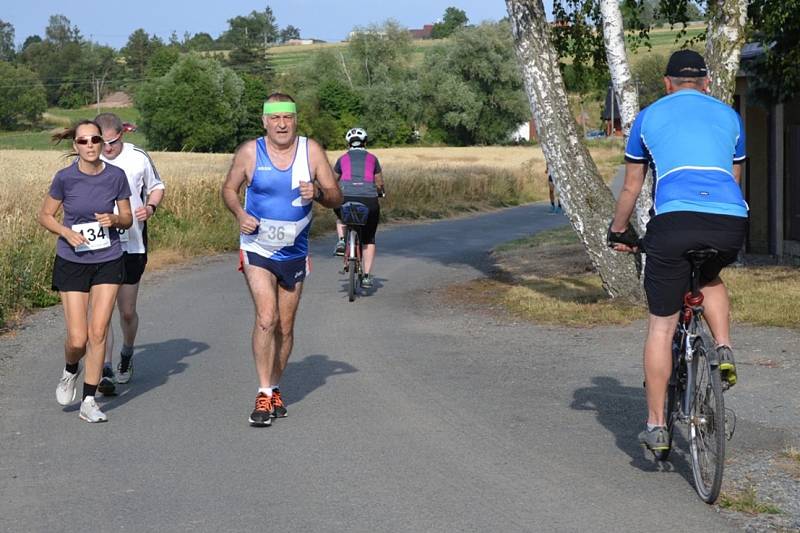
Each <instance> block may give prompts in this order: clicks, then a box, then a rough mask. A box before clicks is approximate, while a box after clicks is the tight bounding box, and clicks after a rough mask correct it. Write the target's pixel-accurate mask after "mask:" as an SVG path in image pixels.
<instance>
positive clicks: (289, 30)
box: [280, 24, 300, 43]
mask: <svg viewBox="0 0 800 533" xmlns="http://www.w3.org/2000/svg"><path fill="white" fill-rule="evenodd" d="M299 38H300V28H296V27H294V26H292V25H291V24H289V25H288V26H286V27H285V28H283V29H282V30H281V36H280V39H281V42H282V43H285V42H287V41H290V40H292V39H299Z"/></svg>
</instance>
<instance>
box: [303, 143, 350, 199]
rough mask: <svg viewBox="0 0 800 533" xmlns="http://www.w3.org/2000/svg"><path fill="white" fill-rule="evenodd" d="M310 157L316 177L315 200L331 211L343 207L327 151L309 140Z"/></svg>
mask: <svg viewBox="0 0 800 533" xmlns="http://www.w3.org/2000/svg"><path fill="white" fill-rule="evenodd" d="M308 156H309V160H310V162H311V167H312V172H313V175H314V176H313V181H314V199H316V200H317V201H318V202H319V203H320V204H322V205H324V206H325V207H329V208H331V209H334V208H336V207H339V206H340V205H342V199H343V198H342V190H341V189H340V188H339V184H338V182H337V181H336V178H334V177H333V169H332V168H331V163H330V161H328V156H327V154H326V153H325V150H324V149H323V148H322V146H320V145H319V143H317V142H316V141H313V140H311V139H309V141H308ZM301 185H302V184H301Z"/></svg>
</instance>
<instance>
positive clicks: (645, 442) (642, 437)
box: [639, 426, 669, 452]
mask: <svg viewBox="0 0 800 533" xmlns="http://www.w3.org/2000/svg"><path fill="white" fill-rule="evenodd" d="M639 444H641V445H642V446H646V447H647V448H648V449H649V450H650V451H652V452H663V451H666V450H669V431H667V428H666V427H664V426H656V427H654V428H653V429H647V428H645V430H644V431H642V432H641V433H639Z"/></svg>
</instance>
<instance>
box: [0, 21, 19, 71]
mask: <svg viewBox="0 0 800 533" xmlns="http://www.w3.org/2000/svg"><path fill="white" fill-rule="evenodd" d="M15 55H16V51H15V49H14V26H13V25H12V24H11V23H9V22H5V21H3V20H0V61H11V60H13V59H14V56H15Z"/></svg>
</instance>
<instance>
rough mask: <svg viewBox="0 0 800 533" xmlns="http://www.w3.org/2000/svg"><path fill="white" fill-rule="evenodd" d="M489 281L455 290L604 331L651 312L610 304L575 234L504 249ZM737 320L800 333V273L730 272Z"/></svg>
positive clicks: (538, 318) (774, 269)
mask: <svg viewBox="0 0 800 533" xmlns="http://www.w3.org/2000/svg"><path fill="white" fill-rule="evenodd" d="M493 258H494V262H495V269H494V274H493V276H492V279H491V280H480V281H476V282H472V283H470V284H469V286H464V285H462V286H458V287H455V288H453V291H455V293H458V294H459V295H460V297H462V298H465V299H467V300H469V301H473V300H475V301H477V300H483V301H486V300H489V301H491V302H493V303H494V304H495V305H499V306H502V307H503V308H504V309H506V310H507V311H509V312H511V313H512V314H513V315H515V316H518V317H521V318H524V319H526V320H530V321H532V322H537V323H542V324H557V325H566V326H577V327H580V326H598V325H611V324H627V323H629V322H631V321H633V320H636V319H640V318H645V317H646V316H647V312H646V309H645V308H644V307H640V306H632V305H630V304H629V303H626V302H622V301H616V300H613V299H611V298H609V297H608V296H607V295H606V294H605V292H604V291H603V288H602V286H601V283H600V278H599V277H598V276H597V274H595V273H594V272H593V270H592V265H591V263H590V261H589V259H588V257H587V255H586V253H585V251H584V249H583V246H582V245H581V244H580V243H579V240H578V237H577V235H576V234H575V232H574V231H573V230H572V228H571V227H569V226H565V227H563V228H558V229H554V230H550V231H545V232H541V233H538V234H536V235H533V236H531V237H528V238H525V239H520V240H517V241H512V242H509V243H506V244H503V245H501V246H498V247H497V248H496V249H495V250H494V251H493ZM722 278H723V279H724V280H725V283H726V285H727V287H728V291H729V293H730V295H731V305H732V317H733V320H734V321H737V322H744V323H749V324H754V325H759V326H776V327H787V328H795V329H798V328H800V314H799V313H797V302H798V301H800V269H797V268H789V267H780V266H744V267H737V268H733V267H731V268H727V269H725V271H724V272H723V274H722Z"/></svg>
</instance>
